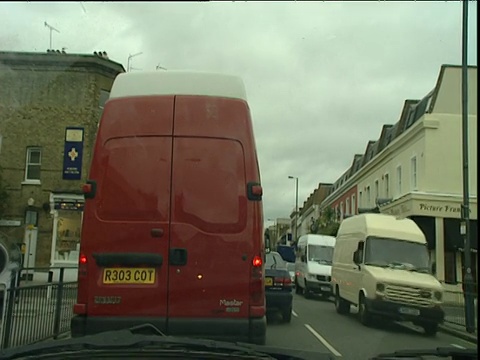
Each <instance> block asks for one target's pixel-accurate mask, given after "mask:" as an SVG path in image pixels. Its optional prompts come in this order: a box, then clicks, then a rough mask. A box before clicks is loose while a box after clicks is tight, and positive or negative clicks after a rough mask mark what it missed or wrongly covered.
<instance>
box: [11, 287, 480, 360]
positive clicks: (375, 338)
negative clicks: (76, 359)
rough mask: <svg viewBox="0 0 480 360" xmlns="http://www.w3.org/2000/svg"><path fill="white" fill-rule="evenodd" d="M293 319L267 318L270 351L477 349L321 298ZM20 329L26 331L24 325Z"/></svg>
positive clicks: (451, 330)
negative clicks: (345, 311)
mask: <svg viewBox="0 0 480 360" xmlns="http://www.w3.org/2000/svg"><path fill="white" fill-rule="evenodd" d="M292 314H293V316H292V321H291V323H289V324H286V323H283V322H282V320H281V317H280V315H279V314H272V315H270V316H268V319H267V320H268V328H267V344H266V345H268V346H274V347H280V348H290V349H295V350H297V351H298V352H301V351H302V350H313V351H319V352H323V353H328V354H330V355H333V356H335V357H336V358H342V359H353V360H357V359H359V360H360V359H369V358H371V357H372V356H374V355H377V354H380V353H388V352H393V351H396V350H402V349H435V348H437V347H455V348H475V349H476V348H477V337H476V336H475V335H471V334H468V333H466V331H464V330H463V331H462V327H461V326H455V325H454V324H444V325H443V326H442V327H441V329H440V330H441V331H439V332H438V333H437V334H436V335H435V336H426V335H425V334H424V333H423V330H422V329H420V328H418V327H415V326H413V325H410V324H408V323H397V322H387V321H383V322H381V323H378V324H375V325H373V326H370V327H365V326H363V325H362V324H360V322H359V321H358V319H357V314H356V309H355V308H354V307H352V310H351V313H350V314H349V315H339V314H337V312H336V311H335V306H334V303H333V301H332V300H322V299H320V298H316V297H314V298H312V299H305V298H304V297H303V296H301V295H296V294H295V295H294V302H293V312H292ZM35 317H36V319H37V321H39V322H40V323H44V324H45V327H50V326H51V324H52V323H51V321H52V317H51V315H50V314H46V313H44V314H42V315H40V316H39V314H36V316H35ZM29 319H30V320H29ZM31 319H32V315H30V316H26V314H25V315H23V316H22V315H20V316H19V318H18V320H17V321H20V322H21V321H25V322H27V321H31ZM37 324H38V323H37ZM18 326H19V328H21V327H23V326H21V324H20V323H18ZM24 326H26V324H24ZM61 327H62V328H63V329H68V327H69V321H68V319H64V323H62V324H61ZM27 335H28V334H22V335H20V334H19V335H16V336H14V339H12V340H13V341H12V342H13V344H18V345H20V344H21V343H23V342H24V341H25V340H26V339H25V336H27ZM31 335H33V334H31ZM35 335H37V336H38V335H46V333H43V334H38V333H37V334H35ZM65 337H67V338H68V337H69V334H68V333H67V332H66V333H65V334H63V335H62V336H61V338H65ZM38 340H40V339H38ZM42 340H43V339H42Z"/></svg>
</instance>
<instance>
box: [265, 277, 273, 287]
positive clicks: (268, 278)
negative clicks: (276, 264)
mask: <svg viewBox="0 0 480 360" xmlns="http://www.w3.org/2000/svg"><path fill="white" fill-rule="evenodd" d="M272 285H273V279H272V278H271V277H267V278H265V286H272Z"/></svg>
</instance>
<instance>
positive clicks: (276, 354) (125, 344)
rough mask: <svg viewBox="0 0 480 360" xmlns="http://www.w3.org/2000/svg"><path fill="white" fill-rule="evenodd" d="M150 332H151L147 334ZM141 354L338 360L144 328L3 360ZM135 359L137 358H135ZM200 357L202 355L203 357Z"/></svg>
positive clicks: (47, 345)
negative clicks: (153, 352)
mask: <svg viewBox="0 0 480 360" xmlns="http://www.w3.org/2000/svg"><path fill="white" fill-rule="evenodd" d="M145 330H147V331H145ZM138 350H148V351H149V352H152V351H156V352H157V351H158V353H157V357H158V355H162V354H165V355H166V356H167V355H169V354H170V355H171V352H172V351H182V350H186V351H188V354H189V357H190V358H192V357H194V355H195V354H194V352H195V351H198V352H201V354H203V358H205V355H206V354H208V353H211V354H216V355H217V356H218V355H225V357H231V356H232V355H234V356H235V357H236V358H239V359H241V358H258V359H291V360H309V359H325V360H333V359H335V358H334V357H333V356H332V355H331V354H328V353H319V352H315V351H303V350H302V351H298V350H294V349H283V348H275V347H269V346H261V345H253V344H248V343H239V342H237V343H230V342H224V341H215V340H204V339H195V338H186V337H174V336H165V335H164V334H162V333H161V332H160V331H159V330H158V329H156V328H155V327H154V326H153V325H149V324H146V325H142V326H138V327H135V328H131V329H124V330H117V331H107V332H104V333H99V334H96V335H88V336H83V337H79V338H71V339H64V340H52V341H49V342H42V343H37V344H32V345H27V346H22V347H18V348H9V349H5V350H2V351H1V353H0V359H16V358H19V357H25V356H35V358H37V357H40V356H46V355H57V354H58V355H62V358H66V357H67V355H68V356H76V358H78V355H79V354H85V355H87V353H88V358H89V359H91V358H94V355H95V354H97V355H99V356H105V354H106V352H112V353H113V352H115V353H118V352H119V351H120V352H123V354H124V355H125V354H128V352H130V351H131V352H135V351H138ZM132 355H133V354H132ZM199 357H200V354H199Z"/></svg>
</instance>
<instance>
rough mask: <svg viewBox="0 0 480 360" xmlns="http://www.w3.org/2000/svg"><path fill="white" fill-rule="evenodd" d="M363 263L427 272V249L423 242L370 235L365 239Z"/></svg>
mask: <svg viewBox="0 0 480 360" xmlns="http://www.w3.org/2000/svg"><path fill="white" fill-rule="evenodd" d="M365 264H369V265H376V266H390V267H400V268H406V269H413V270H414V269H418V270H423V271H424V272H429V255H428V249H427V246H426V245H425V244H419V243H415V242H411V241H405V240H398V239H386V238H373V237H370V238H368V239H367V241H366V251H365Z"/></svg>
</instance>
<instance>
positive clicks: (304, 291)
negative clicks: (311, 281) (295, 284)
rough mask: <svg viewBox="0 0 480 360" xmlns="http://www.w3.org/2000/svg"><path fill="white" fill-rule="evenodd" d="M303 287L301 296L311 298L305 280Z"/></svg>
mask: <svg viewBox="0 0 480 360" xmlns="http://www.w3.org/2000/svg"><path fill="white" fill-rule="evenodd" d="M304 286H305V287H304V288H303V296H304V297H305V299H311V298H312V293H311V292H310V290H309V289H308V286H307V282H306V281H305V284H304Z"/></svg>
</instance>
